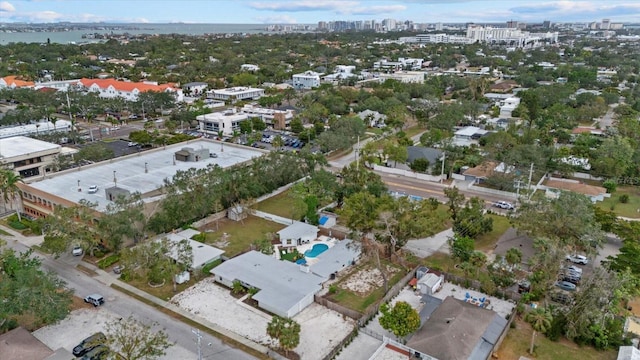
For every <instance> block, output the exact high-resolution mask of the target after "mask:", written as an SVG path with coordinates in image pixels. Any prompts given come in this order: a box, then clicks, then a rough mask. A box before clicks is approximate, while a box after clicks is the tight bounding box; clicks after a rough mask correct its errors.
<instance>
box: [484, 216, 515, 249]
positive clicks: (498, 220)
mask: <svg viewBox="0 0 640 360" xmlns="http://www.w3.org/2000/svg"><path fill="white" fill-rule="evenodd" d="M488 216H489V217H490V218H492V219H493V230H491V231H490V232H488V233H486V234H483V235H480V236H479V237H478V238H477V239H476V250H478V251H482V252H487V251H489V250H492V249H493V248H494V247H495V246H496V243H497V242H498V239H499V238H500V236H502V234H504V233H505V231H507V229H509V227H510V225H509V218H507V217H506V216H500V215H493V214H490V215H488Z"/></svg>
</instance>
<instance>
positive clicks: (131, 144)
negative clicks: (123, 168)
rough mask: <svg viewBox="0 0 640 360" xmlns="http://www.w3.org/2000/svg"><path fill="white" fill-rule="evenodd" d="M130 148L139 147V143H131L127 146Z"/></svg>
mask: <svg viewBox="0 0 640 360" xmlns="http://www.w3.org/2000/svg"><path fill="white" fill-rule="evenodd" d="M127 146H128V147H134V146H138V143H137V142H134V141H129V143H128V144H127Z"/></svg>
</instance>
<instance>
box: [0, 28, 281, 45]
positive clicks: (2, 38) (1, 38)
mask: <svg viewBox="0 0 640 360" xmlns="http://www.w3.org/2000/svg"><path fill="white" fill-rule="evenodd" d="M5 25H6V26H5V27H9V26H13V24H5ZM69 25H70V26H71V24H69ZM84 26H86V27H87V28H84V29H77V30H76V29H73V30H69V31H39V32H2V31H3V27H0V45H6V44H9V43H12V42H24V43H46V42H47V39H49V40H50V41H51V42H52V43H60V44H68V43H78V44H79V43H84V42H92V41H96V40H92V39H83V38H82V35H83V34H94V33H99V34H109V33H114V34H123V33H129V34H134V35H139V34H183V35H203V34H240V33H246V34H257V33H268V32H270V31H268V30H267V26H269V25H266V24H183V23H176V24H85V25H84ZM91 27H95V28H91ZM98 27H121V28H122V29H116V30H112V29H100V30H97V29H96V28H98ZM57 28H58V29H61V28H63V25H57ZM131 28H135V29H131Z"/></svg>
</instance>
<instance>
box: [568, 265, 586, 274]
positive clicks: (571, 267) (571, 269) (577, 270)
mask: <svg viewBox="0 0 640 360" xmlns="http://www.w3.org/2000/svg"><path fill="white" fill-rule="evenodd" d="M564 269H565V270H567V271H569V272H575V273H578V274H582V268H581V267H578V266H575V265H569V266H566V267H565V268H564Z"/></svg>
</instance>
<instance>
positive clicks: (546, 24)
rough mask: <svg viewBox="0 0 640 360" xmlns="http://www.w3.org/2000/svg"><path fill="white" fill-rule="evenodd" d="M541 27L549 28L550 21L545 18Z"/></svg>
mask: <svg viewBox="0 0 640 360" xmlns="http://www.w3.org/2000/svg"><path fill="white" fill-rule="evenodd" d="M542 27H543V28H545V29H549V28H550V27H551V21H549V20H545V21H543V22H542Z"/></svg>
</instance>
